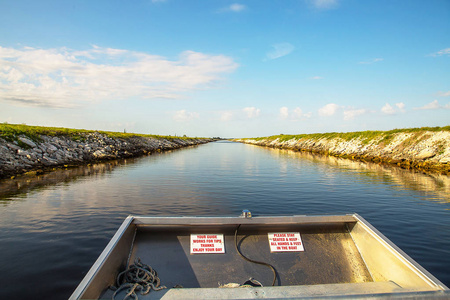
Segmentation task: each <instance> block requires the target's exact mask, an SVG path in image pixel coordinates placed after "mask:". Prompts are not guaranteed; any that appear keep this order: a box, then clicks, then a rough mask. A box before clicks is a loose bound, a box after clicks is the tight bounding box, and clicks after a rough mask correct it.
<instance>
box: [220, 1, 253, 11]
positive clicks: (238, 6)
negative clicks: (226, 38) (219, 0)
mask: <svg viewBox="0 0 450 300" xmlns="http://www.w3.org/2000/svg"><path fill="white" fill-rule="evenodd" d="M246 9H247V6H246V5H244V4H239V3H233V4H230V5H229V6H226V7H223V8H221V9H219V10H218V11H217V12H218V13H226V12H235V13H239V12H242V11H244V10H246Z"/></svg>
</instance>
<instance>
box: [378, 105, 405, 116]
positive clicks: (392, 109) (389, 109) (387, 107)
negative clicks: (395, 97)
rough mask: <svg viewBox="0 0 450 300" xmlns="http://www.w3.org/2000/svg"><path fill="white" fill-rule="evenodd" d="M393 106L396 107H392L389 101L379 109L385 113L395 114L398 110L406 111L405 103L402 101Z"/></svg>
mask: <svg viewBox="0 0 450 300" xmlns="http://www.w3.org/2000/svg"><path fill="white" fill-rule="evenodd" d="M395 106H396V107H397V108H395V107H393V106H392V105H390V104H389V103H386V104H385V105H384V106H383V107H382V108H381V111H382V112H383V113H385V114H387V115H395V114H396V113H398V112H402V113H404V112H405V111H406V110H405V107H406V105H405V103H403V102H398V103H395Z"/></svg>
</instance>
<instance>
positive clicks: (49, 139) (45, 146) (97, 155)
mask: <svg viewBox="0 0 450 300" xmlns="http://www.w3.org/2000/svg"><path fill="white" fill-rule="evenodd" d="M211 141H213V140H212V139H194V138H170V139H165V138H153V137H142V136H134V137H129V138H116V137H109V136H107V135H105V134H101V133H98V132H92V133H82V134H80V136H79V137H78V139H77V140H74V139H73V138H71V137H66V136H47V135H40V138H39V141H37V140H36V139H33V140H32V139H31V138H29V137H27V136H25V135H22V136H19V137H18V138H17V140H16V141H7V140H5V139H3V138H0V178H4V177H8V176H12V175H16V174H20V173H25V172H29V171H40V170H45V169H49V168H53V167H58V166H64V165H75V164H82V163H89V162H92V161H99V160H108V159H118V158H125V157H135V156H139V155H145V154H149V153H151V152H155V151H162V150H170V149H178V148H182V147H187V146H192V145H199V144H205V143H208V142H211Z"/></svg>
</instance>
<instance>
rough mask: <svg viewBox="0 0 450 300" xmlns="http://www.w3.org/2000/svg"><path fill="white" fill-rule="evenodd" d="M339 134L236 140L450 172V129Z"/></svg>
mask: <svg viewBox="0 0 450 300" xmlns="http://www.w3.org/2000/svg"><path fill="white" fill-rule="evenodd" d="M348 136H349V134H342V137H340V136H339V134H337V135H332V134H329V135H328V136H327V135H326V134H324V135H321V136H320V135H319V136H318V135H302V136H301V137H296V136H282V135H281V136H277V137H267V138H255V139H237V140H235V141H238V142H242V143H246V144H253V145H259V146H266V147H273V148H282V149H292V150H297V151H308V152H313V153H321V154H325V155H333V156H338V157H344V158H350V159H358V160H365V161H372V162H379V163H389V164H395V165H397V166H400V167H402V168H407V169H411V168H412V169H417V170H421V171H426V172H437V173H441V174H450V131H447V130H442V131H428V130H415V131H405V132H401V131H400V132H395V133H392V132H379V133H377V134H376V135H371V136H370V138H368V137H367V136H368V134H367V132H361V133H354V134H352V137H351V138H348Z"/></svg>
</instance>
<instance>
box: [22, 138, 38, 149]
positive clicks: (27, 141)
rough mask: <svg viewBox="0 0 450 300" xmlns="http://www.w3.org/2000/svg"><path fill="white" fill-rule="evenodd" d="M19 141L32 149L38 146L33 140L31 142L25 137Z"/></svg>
mask: <svg viewBox="0 0 450 300" xmlns="http://www.w3.org/2000/svg"><path fill="white" fill-rule="evenodd" d="M19 140H20V141H21V142H22V143H24V144H27V145H28V146H30V147H31V148H34V147H36V144H35V143H34V142H33V141H31V140H29V139H27V138H25V137H19Z"/></svg>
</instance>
